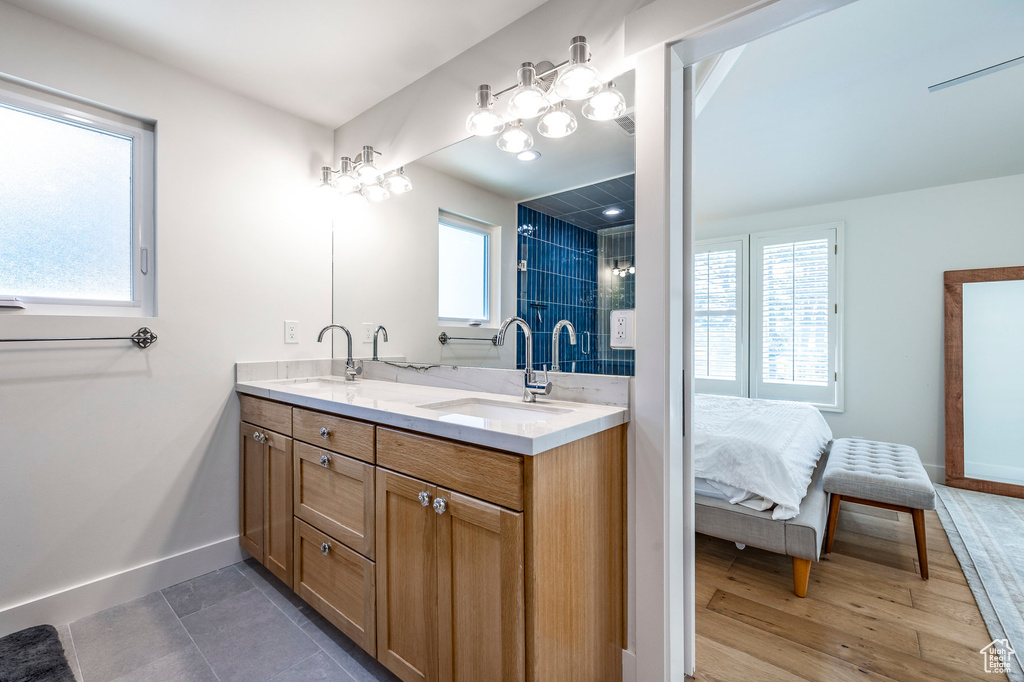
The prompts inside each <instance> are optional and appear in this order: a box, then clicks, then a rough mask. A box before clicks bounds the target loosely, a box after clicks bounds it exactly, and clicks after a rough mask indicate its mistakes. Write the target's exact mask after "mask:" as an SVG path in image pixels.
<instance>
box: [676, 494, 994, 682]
mask: <svg viewBox="0 0 1024 682" xmlns="http://www.w3.org/2000/svg"><path fill="white" fill-rule="evenodd" d="M925 523H926V528H927V533H928V563H929V567H930V569H931V579H930V580H928V581H924V580H921V578H920V576H919V575H918V566H917V548H916V545H915V543H914V528H913V524H912V522H911V518H910V514H905V513H902V512H894V511H888V510H884V509H876V508H872V507H865V506H861V505H856V504H846V503H844V504H843V506H842V509H841V511H840V513H839V525H838V530H837V531H836V540H835V547H834V549H833V553H832V554H831V555H828V556H826V557H823V559H822V561H819V562H817V563H815V564H813V565H812V567H811V583H810V586H809V587H808V590H807V597H806V598H803V599H801V598H799V597H796V596H795V595H794V594H793V577H792V560H791V559H790V558H789V557H786V556H781V555H779V554H772V553H771V552H765V551H762V550H759V549H755V548H752V547H748V548H747V549H744V550H739V549H737V548H736V546H735V545H734V544H733V543H731V542H727V541H725V540H719V539H717V538H710V537H707V536H704V535H698V536H697V567H696V572H697V676H696V679H697V680H706V681H708V682H716V681H717V682H732V681H733V680H736V681H741V680H742V681H745V680H758V681H759V682H761V681H768V680H779V681H782V680H788V681H792V680H814V681H816V682H834V681H835V682H838V681H841V680H854V679H857V680H897V681H899V682H909V681H915V680H921V681H922V682H924V681H927V682H934V681H935V680H971V679H982V680H989V682H991V681H992V680H999V679H1004V680H1005V679H1006V678H1005V676H996V675H993V674H987V673H985V671H984V665H983V661H982V656H981V654H980V653H979V650H980V649H981V648H982V647H984V646H985V645H986V644H988V643H989V641H990V638H989V635H988V630H986V629H985V624H984V622H983V621H982V619H981V613H980V612H979V611H978V607H977V604H976V603H975V601H974V596H973V595H972V594H971V590H970V588H968V586H967V581H966V579H965V578H964V574H963V572H962V571H961V570H960V565H959V563H957V560H956V557H955V556H954V554H953V550H952V548H951V547H950V545H949V540H948V539H947V538H946V533H945V531H944V530H943V529H942V525H941V524H940V523H939V517H938V516H937V515H936V513H935V512H925Z"/></svg>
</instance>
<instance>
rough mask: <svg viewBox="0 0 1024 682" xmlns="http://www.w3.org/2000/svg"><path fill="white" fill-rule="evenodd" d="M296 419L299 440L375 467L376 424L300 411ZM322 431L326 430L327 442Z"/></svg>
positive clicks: (297, 410) (294, 424) (297, 411)
mask: <svg viewBox="0 0 1024 682" xmlns="http://www.w3.org/2000/svg"><path fill="white" fill-rule="evenodd" d="M293 416H294V423H293V426H294V429H295V438H296V440H302V441H305V442H307V443H310V444H313V445H316V446H318V447H321V448H324V449H326V450H330V451H332V452H340V453H341V454H343V455H348V456H349V457H354V458H355V459H360V460H362V461H364V462H369V463H370V464H373V462H374V456H373V452H374V447H373V438H374V433H373V431H374V428H373V424H366V423H364V422H357V421H353V420H351V419H345V418H343V417H335V416H334V415H330V414H323V413H322V412H313V411H312V410H303V409H300V408H298V407H296V408H295V410H294V415H293ZM323 429H326V432H325V433H326V436H327V437H326V438H324V437H323V435H322V430H323Z"/></svg>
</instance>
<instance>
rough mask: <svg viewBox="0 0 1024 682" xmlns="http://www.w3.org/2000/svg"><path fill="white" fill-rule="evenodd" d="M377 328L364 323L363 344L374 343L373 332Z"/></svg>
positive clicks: (371, 324)
mask: <svg viewBox="0 0 1024 682" xmlns="http://www.w3.org/2000/svg"><path fill="white" fill-rule="evenodd" d="M376 328H377V325H375V324H373V323H372V322H363V343H373V330H374V329H376Z"/></svg>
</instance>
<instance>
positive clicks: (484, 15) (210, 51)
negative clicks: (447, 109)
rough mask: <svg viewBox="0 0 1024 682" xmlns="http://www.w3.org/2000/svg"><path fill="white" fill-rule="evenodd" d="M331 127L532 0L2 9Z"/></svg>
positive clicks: (313, 0) (536, 1)
mask: <svg viewBox="0 0 1024 682" xmlns="http://www.w3.org/2000/svg"><path fill="white" fill-rule="evenodd" d="M5 1H6V2H9V3H10V4H13V5H17V6H18V7H21V8H23V9H26V10H29V11H31V12H35V13H37V14H40V15H43V16H45V17H49V18H51V19H54V20H56V21H59V22H61V23H63V24H66V25H68V26H72V27H74V28H77V29H79V30H82V31H85V32H87V33H91V34H93V35H95V36H97V37H99V38H103V39H105V40H108V41H110V42H113V43H116V44H118V45H121V46H123V47H126V48H128V49H130V50H133V51H135V52H138V53H140V54H143V55H145V56H148V57H151V58H153V59H156V60H157V61H160V62H164V63H166V64H170V65H171V66H175V67H178V68H180V69H182V70H184V71H188V72H190V73H193V74H196V75H198V76H201V77H202V78H205V79H206V80H208V81H211V82H213V83H215V84H217V85H220V86H221V87H224V88H226V89H228V90H232V91H234V92H237V93H239V94H242V95H245V96H247V97H250V98H252V99H254V100H257V101H260V102H264V103H266V104H269V105H271V106H274V107H276V108H278V109H282V110H284V111H288V112H291V113H293V114H296V115H298V116H301V117H302V118H306V119H309V120H311V121H316V122H318V123H321V124H323V125H325V126H328V127H330V128H336V127H338V126H340V125H342V124H343V123H345V122H347V121H348V120H350V119H352V118H353V117H355V116H356V115H358V114H360V113H362V112H363V111H365V110H366V109H368V108H370V107H371V106H373V105H374V104H376V103H377V102H379V101H381V100H383V99H385V98H386V97H388V96H389V95H391V94H393V93H395V92H397V91H398V90H401V89H402V88H404V87H405V86H407V85H409V84H410V83H412V82H414V81H416V80H417V79H419V78H420V77H422V76H424V75H426V74H427V73H429V72H430V71H432V70H433V69H435V68H436V67H438V66H440V65H441V64H444V63H445V62H447V61H448V60H450V59H452V58H453V57H455V56H456V55H458V54H459V53H461V52H463V51H465V50H466V49H468V48H470V47H472V46H473V45H475V44H476V43H478V42H480V41H481V40H483V39H484V38H486V37H488V36H490V35H491V34H493V33H495V32H496V31H498V30H499V29H501V28H502V27H504V26H506V25H507V24H510V23H512V22H513V21H515V20H516V19H518V18H519V17H521V16H523V15H524V14H526V13H528V12H530V11H531V10H533V9H534V8H536V7H538V6H539V5H541V4H543V2H544V0H502V2H479V0H430V1H429V2H423V1H422V0H392V1H390V2H378V1H373V0H362V1H359V2H357V1H355V0H289V1H288V2H282V1H281V0H134V1H132V2H125V1H124V0H5Z"/></svg>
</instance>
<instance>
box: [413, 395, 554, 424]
mask: <svg viewBox="0 0 1024 682" xmlns="http://www.w3.org/2000/svg"><path fill="white" fill-rule="evenodd" d="M419 407H420V408H422V409H424V410H431V411H432V412H437V413H439V414H440V415H441V417H440V418H441V420H442V421H453V422H458V423H462V424H470V425H476V424H478V423H480V422H490V421H496V422H504V423H506V424H530V423H532V422H540V421H545V420H547V419H550V418H551V417H554V416H557V415H560V414H568V413H569V412H571V410H566V409H562V408H558V407H548V406H546V405H544V406H541V405H530V404H527V403H523V404H522V405H513V404H510V403H507V402H502V401H500V400H487V399H486V398H464V399H462V400H449V401H447V402H441V403H429V404H427V405H420V406H419Z"/></svg>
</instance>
